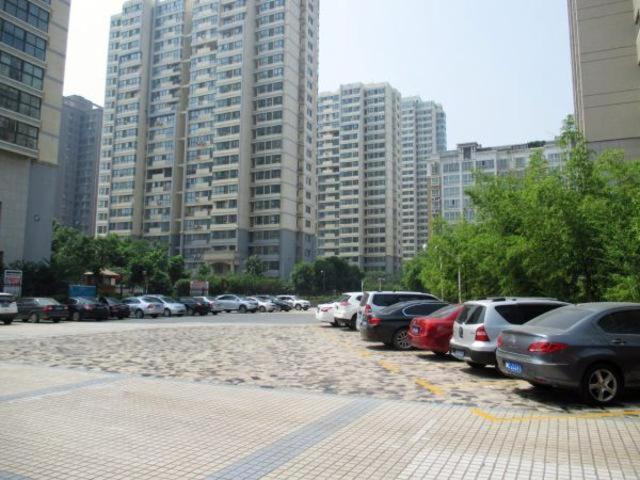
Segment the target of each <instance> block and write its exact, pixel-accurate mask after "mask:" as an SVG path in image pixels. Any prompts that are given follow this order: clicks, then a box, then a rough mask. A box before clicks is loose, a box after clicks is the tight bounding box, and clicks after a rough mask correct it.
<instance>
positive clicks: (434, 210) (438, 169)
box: [425, 142, 564, 243]
mask: <svg viewBox="0 0 640 480" xmlns="http://www.w3.org/2000/svg"><path fill="white" fill-rule="evenodd" d="M538 150H542V153H543V155H544V157H545V158H546V160H547V161H548V162H549V166H550V167H552V168H556V167H560V166H562V165H563V163H564V154H563V150H562V147H560V146H559V145H558V144H557V143H555V142H531V143H527V144H521V145H505V146H501V147H482V146H481V145H480V144H478V143H463V144H460V145H458V146H457V148H456V149H455V150H450V151H446V152H442V153H440V154H436V155H434V156H432V157H431V159H430V160H429V162H428V175H429V182H428V185H429V192H428V195H429V212H428V216H429V221H430V222H432V221H433V220H434V219H435V218H437V217H442V218H444V220H446V221H448V222H457V221H460V220H462V219H463V218H464V219H466V220H468V221H473V220H474V217H475V212H474V209H473V206H472V204H471V198H470V197H469V196H468V195H466V194H465V189H467V188H469V187H470V186H472V185H473V184H474V183H475V177H474V172H480V173H483V174H488V175H506V174H509V173H513V172H515V173H522V172H524V170H525V169H526V168H527V166H528V165H529V160H530V158H531V156H532V155H533V154H534V153H535V152H536V151H538ZM425 243H426V242H425Z"/></svg>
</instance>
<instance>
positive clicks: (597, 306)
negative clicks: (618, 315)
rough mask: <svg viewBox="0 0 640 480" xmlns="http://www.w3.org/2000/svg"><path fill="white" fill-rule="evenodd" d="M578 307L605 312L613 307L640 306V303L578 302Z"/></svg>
mask: <svg viewBox="0 0 640 480" xmlns="http://www.w3.org/2000/svg"><path fill="white" fill-rule="evenodd" d="M576 306H577V307H578V308H582V309H584V310H589V311H592V312H604V311H606V310H610V309H613V308H624V307H634V308H640V303H632V302H591V303H578V304H576Z"/></svg>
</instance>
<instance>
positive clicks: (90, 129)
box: [55, 95, 102, 235]
mask: <svg viewBox="0 0 640 480" xmlns="http://www.w3.org/2000/svg"><path fill="white" fill-rule="evenodd" d="M101 133H102V107H100V106H98V105H96V104H94V103H93V102H91V101H89V100H87V99H86V98H83V97H80V96H77V95H72V96H69V97H64V101H63V104H62V120H61V123H60V143H59V146H58V178H57V183H56V198H55V217H56V219H57V220H58V221H59V222H60V223H62V224H63V225H67V226H69V227H74V228H76V229H78V230H80V231H81V232H82V233H84V234H85V235H93V234H94V233H95V220H96V195H97V188H98V160H99V158H100V135H101Z"/></svg>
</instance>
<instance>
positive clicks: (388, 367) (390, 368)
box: [378, 360, 400, 373]
mask: <svg viewBox="0 0 640 480" xmlns="http://www.w3.org/2000/svg"><path fill="white" fill-rule="evenodd" d="M378 365H380V366H381V367H382V368H384V369H385V370H388V371H390V372H391V373H400V369H399V368H398V367H397V366H395V365H394V364H393V363H389V362H385V361H384V360H380V361H379V362H378Z"/></svg>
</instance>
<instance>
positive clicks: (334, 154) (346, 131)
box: [317, 83, 401, 273]
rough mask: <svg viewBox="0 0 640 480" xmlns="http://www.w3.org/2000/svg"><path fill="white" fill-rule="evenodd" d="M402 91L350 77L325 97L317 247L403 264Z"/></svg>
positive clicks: (354, 259) (369, 267) (392, 267)
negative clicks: (401, 207)
mask: <svg viewBox="0 0 640 480" xmlns="http://www.w3.org/2000/svg"><path fill="white" fill-rule="evenodd" d="M400 100H401V97H400V94H399V93H398V91H397V90H396V89H394V88H393V87H391V86H390V85H389V84H387V83H380V84H367V85H365V84H361V83H354V84H349V85H343V86H341V87H340V89H339V91H337V92H331V93H323V94H321V95H320V97H319V100H318V117H317V120H318V254H319V255H320V256H333V255H337V256H340V257H343V258H345V259H347V260H348V261H350V262H351V263H353V264H356V265H358V266H359V267H360V268H362V269H364V270H366V271H381V272H389V273H391V272H395V271H397V270H398V269H399V268H400V262H401V245H400V233H401V230H400V228H401V225H400V216H399V208H400V190H399V188H400V185H399V183H400V110H401V106H400Z"/></svg>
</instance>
